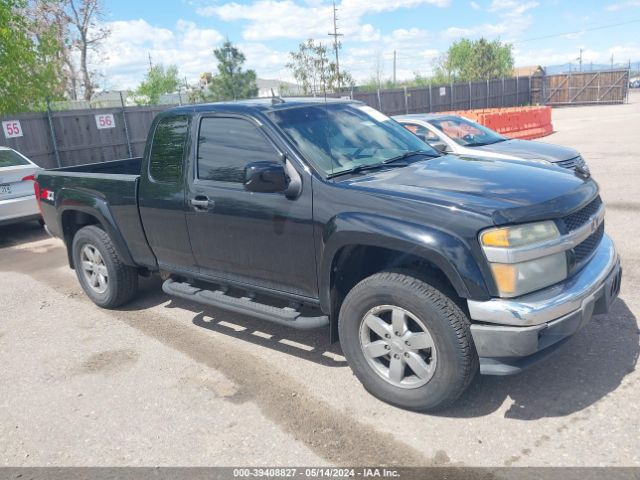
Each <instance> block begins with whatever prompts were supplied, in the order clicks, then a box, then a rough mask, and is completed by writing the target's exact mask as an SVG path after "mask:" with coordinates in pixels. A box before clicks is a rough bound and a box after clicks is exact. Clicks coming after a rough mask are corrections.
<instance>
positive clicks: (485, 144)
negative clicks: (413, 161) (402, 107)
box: [393, 113, 589, 174]
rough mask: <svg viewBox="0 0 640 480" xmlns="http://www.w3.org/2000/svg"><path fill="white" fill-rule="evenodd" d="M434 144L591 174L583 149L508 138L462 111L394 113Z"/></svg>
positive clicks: (447, 149)
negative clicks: (468, 117) (453, 113)
mask: <svg viewBox="0 0 640 480" xmlns="http://www.w3.org/2000/svg"><path fill="white" fill-rule="evenodd" d="M393 118H394V119H395V120H396V121H397V122H399V123H400V124H401V125H403V126H404V127H405V128H407V129H408V130H410V131H412V132H413V133H414V134H416V135H417V136H418V137H420V138H421V139H422V140H424V141H425V142H427V143H428V144H429V145H431V146H432V147H434V148H436V149H438V150H440V151H442V152H447V153H453V154H456V155H473V156H482V157H485V158H495V159H502V160H523V161H534V162H543V163H553V164H555V165H557V166H559V167H563V168H566V169H570V170H574V171H575V170H578V171H579V172H580V173H582V174H588V173H589V168H588V167H587V164H586V163H585V162H584V160H583V159H582V156H581V155H580V152H578V151H576V150H574V149H572V148H567V147H561V146H559V145H552V144H550V143H542V142H533V141H531V140H517V139H514V138H507V137H504V136H502V135H500V134H499V133H497V132H494V131H493V130H491V129H490V128H487V127H485V126H484V125H480V124H479V123H476V122H473V121H471V120H469V119H467V118H464V117H461V116H459V115H449V114H436V113H433V114H431V113H430V114H415V115H399V116H396V117H393Z"/></svg>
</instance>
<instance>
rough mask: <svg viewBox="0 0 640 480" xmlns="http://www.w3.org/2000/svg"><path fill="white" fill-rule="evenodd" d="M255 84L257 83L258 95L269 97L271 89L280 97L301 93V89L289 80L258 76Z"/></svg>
mask: <svg viewBox="0 0 640 480" xmlns="http://www.w3.org/2000/svg"><path fill="white" fill-rule="evenodd" d="M256 84H257V85H258V97H270V96H271V95H272V93H271V91H272V90H273V93H275V94H276V95H277V96H280V97H286V96H295V95H302V89H301V88H300V87H299V86H298V85H296V84H295V83H291V82H285V81H282V80H268V79H265V78H258V79H256Z"/></svg>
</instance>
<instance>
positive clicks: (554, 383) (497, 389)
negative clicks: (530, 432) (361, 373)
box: [124, 277, 640, 420]
mask: <svg viewBox="0 0 640 480" xmlns="http://www.w3.org/2000/svg"><path fill="white" fill-rule="evenodd" d="M161 284H162V282H161V281H160V279H158V278H157V277H156V278H150V279H145V280H144V281H143V285H144V286H142V285H141V287H142V288H141V290H142V291H141V295H140V298H139V300H137V301H135V302H133V303H132V304H130V305H129V306H127V307H125V308H124V309H125V310H129V309H130V310H139V309H142V308H147V307H151V306H156V305H159V304H162V303H164V302H167V300H169V303H168V304H167V305H166V308H178V309H182V310H187V311H191V312H192V313H193V314H194V316H193V318H192V322H193V324H194V325H196V326H198V327H200V328H203V329H207V330H210V331H212V332H216V333H219V334H222V335H226V336H228V337H232V338H236V339H238V340H242V341H243V342H248V343H250V344H253V345H257V346H261V347H264V348H268V349H271V350H275V351H278V352H281V353H285V354H287V355H291V356H292V357H296V358H300V359H302V360H306V361H310V362H314V363H316V364H319V365H322V366H327V367H347V366H348V365H347V362H346V360H345V359H344V357H343V356H342V351H341V349H340V344H339V343H335V344H331V343H329V331H328V328H321V329H316V330H306V331H304V330H294V329H292V328H287V327H282V326H280V325H276V324H273V323H270V322H267V321H263V320H259V319H255V318H251V317H247V316H244V315H240V314H236V313H231V312H228V311H225V310H220V309H216V308H213V307H207V306H206V305H201V304H198V303H194V302H189V301H187V300H183V299H179V298H172V297H168V296H167V295H165V294H164V293H162V291H161ZM639 339H640V330H639V329H638V324H637V320H636V317H635V315H634V314H633V313H632V312H631V310H630V309H629V307H628V306H627V304H626V303H625V302H624V300H622V299H618V300H617V301H616V302H615V303H614V304H613V306H612V309H611V311H610V312H609V313H608V314H607V315H597V316H595V317H594V318H593V319H592V320H591V322H590V323H589V324H588V325H587V326H585V328H584V329H583V330H582V331H580V332H578V333H577V334H576V335H575V337H574V338H572V339H570V340H569V341H568V342H567V344H566V345H564V346H563V347H562V348H560V349H559V350H558V352H557V353H555V354H554V355H552V356H550V357H549V358H548V359H547V360H545V361H542V362H540V363H539V364H537V365H535V366H533V367H531V368H529V369H527V370H525V371H524V372H522V373H520V374H518V375H513V376H507V377H493V376H478V377H477V378H476V380H475V382H474V383H473V384H472V385H471V386H470V388H469V389H468V390H467V391H466V392H465V393H464V394H463V395H462V397H461V398H460V400H458V401H457V402H456V403H455V404H454V405H452V406H451V407H450V408H448V409H446V410H442V411H439V412H437V413H430V414H429V415H437V416H440V417H451V418H474V417H483V416H486V415H490V414H492V413H494V412H495V411H497V410H498V409H500V408H501V406H502V405H503V404H504V402H505V400H507V399H511V401H512V402H513V403H512V405H511V406H510V407H509V409H508V410H507V411H506V412H505V414H504V416H505V417H506V418H512V419H517V420H536V419H539V418H545V417H561V416H566V415H570V414H572V413H575V412H579V411H581V410H585V409H587V408H588V407H589V406H591V405H593V404H594V403H596V402H597V401H598V400H600V399H602V398H603V397H605V396H606V395H607V394H609V393H611V392H613V391H614V390H616V389H617V388H623V389H626V388H630V383H627V384H624V385H622V382H623V380H624V378H625V377H626V376H627V375H628V374H629V373H631V372H633V371H634V370H635V367H636V363H637V362H638V357H639V355H640V345H639ZM354 381H355V379H354ZM621 385H622V386H621ZM363 394H364V393H363Z"/></svg>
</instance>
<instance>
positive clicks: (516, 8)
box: [442, 0, 539, 42]
mask: <svg viewBox="0 0 640 480" xmlns="http://www.w3.org/2000/svg"><path fill="white" fill-rule="evenodd" d="M537 6H539V3H538V2H537V1H522V0H493V1H492V2H491V4H490V5H489V7H488V10H489V11H490V12H493V13H495V14H496V15H497V17H498V21H497V22H495V23H484V24H480V25H472V26H469V27H457V26H452V27H449V28H447V29H446V30H444V31H443V32H442V37H443V38H444V39H445V40H447V41H453V40H457V39H460V38H462V37H471V38H473V37H480V36H482V37H488V38H492V37H501V38H502V39H503V40H504V41H507V42H510V41H514V40H516V39H517V38H519V37H520V36H521V35H522V34H523V33H524V32H525V31H526V30H527V29H528V28H529V27H530V26H531V24H532V22H533V17H532V15H531V14H530V13H528V12H529V10H531V9H533V8H536V7H537Z"/></svg>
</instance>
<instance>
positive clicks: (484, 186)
mask: <svg viewBox="0 0 640 480" xmlns="http://www.w3.org/2000/svg"><path fill="white" fill-rule="evenodd" d="M344 183H346V184H347V185H348V186H350V187H351V188H355V189H362V190H365V191H367V192H368V193H371V194H377V195H385V196H393V197H395V201H403V200H404V201H410V202H416V201H417V202H425V203H430V204H439V205H442V206H444V207H448V208H455V209H458V210H463V211H469V212H473V213H476V214H479V215H484V216H489V217H491V219H492V220H493V223H494V224H496V225H499V224H504V223H516V222H524V221H534V220H540V219H551V218H557V217H561V216H564V215H566V214H567V213H569V212H571V211H573V210H576V209H577V208H579V207H580V206H582V205H583V204H586V203H588V202H589V201H591V200H592V199H593V198H594V197H595V196H596V195H597V194H598V186H597V184H596V183H595V182H594V181H593V180H591V179H585V178H582V177H580V176H578V175H577V174H573V173H569V172H567V171H565V170H562V171H560V170H559V169H558V168H556V167H553V166H545V165H542V164H529V163H523V162H519V161H508V160H492V159H487V158H480V157H467V156H454V155H445V156H442V157H438V158H433V159H425V160H422V161H419V162H415V163H412V164H410V165H409V166H406V167H398V168H393V169H388V170H378V171H373V172H367V173H366V174H365V175H363V176H359V177H351V178H350V179H348V180H346V181H345V182H344Z"/></svg>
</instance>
